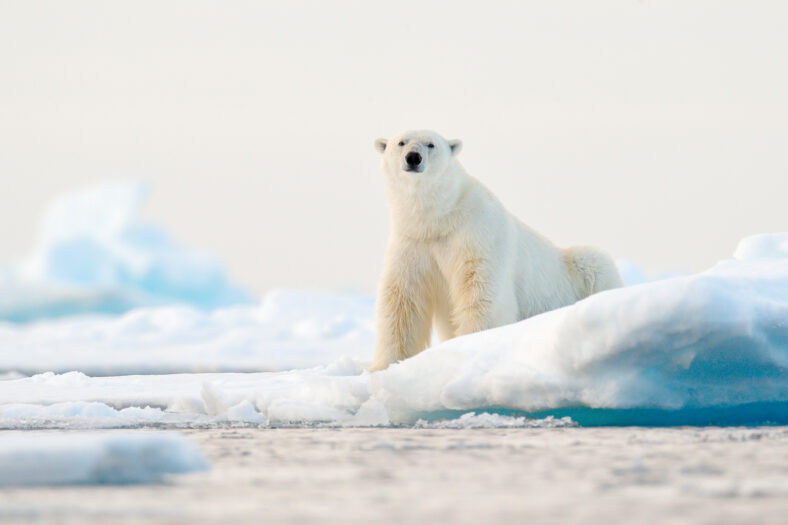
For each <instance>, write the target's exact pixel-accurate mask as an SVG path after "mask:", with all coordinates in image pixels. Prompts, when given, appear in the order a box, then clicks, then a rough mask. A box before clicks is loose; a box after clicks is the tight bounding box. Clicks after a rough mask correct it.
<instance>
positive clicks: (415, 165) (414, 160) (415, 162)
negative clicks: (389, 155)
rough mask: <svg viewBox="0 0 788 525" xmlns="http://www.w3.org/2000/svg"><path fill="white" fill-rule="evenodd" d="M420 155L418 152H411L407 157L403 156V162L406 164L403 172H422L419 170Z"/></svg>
mask: <svg viewBox="0 0 788 525" xmlns="http://www.w3.org/2000/svg"><path fill="white" fill-rule="evenodd" d="M421 161H422V158H421V154H420V153H419V152H418V151H411V152H410V153H408V154H407V155H405V162H406V163H407V167H406V168H405V171H416V172H421V171H423V170H422V169H420V166H421Z"/></svg>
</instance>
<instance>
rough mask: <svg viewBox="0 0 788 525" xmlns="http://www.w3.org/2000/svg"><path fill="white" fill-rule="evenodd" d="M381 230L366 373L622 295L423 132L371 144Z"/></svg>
mask: <svg viewBox="0 0 788 525" xmlns="http://www.w3.org/2000/svg"><path fill="white" fill-rule="evenodd" d="M375 148H376V149H377V150H378V152H379V153H380V154H381V156H382V163H381V164H382V171H383V176H384V180H385V186H386V192H387V194H388V201H389V206H390V209H391V227H390V228H391V229H390V233H389V239H388V245H387V247H386V255H385V259H384V264H383V275H382V277H381V279H380V284H379V287H378V296H377V301H376V303H375V325H376V331H377V336H376V344H375V356H374V359H373V363H372V366H371V367H370V370H371V371H374V370H381V369H384V368H386V367H388V366H389V365H390V364H391V363H394V362H396V361H399V360H401V359H405V358H408V357H411V356H413V355H415V354H417V353H419V352H421V351H422V350H424V348H426V347H427V346H428V345H429V343H430V335H431V328H432V326H433V324H434V326H435V330H436V332H437V334H438V337H439V338H440V339H441V340H446V339H450V338H452V337H456V336H459V335H463V334H469V333H471V332H477V331H479V330H485V329H488V328H494V327H497V326H501V325H505V324H509V323H514V322H517V321H520V320H522V319H525V318H527V317H531V316H533V315H536V314H540V313H542V312H546V311H548V310H553V309H555V308H559V307H561V306H566V305H568V304H571V303H574V302H575V301H578V300H579V299H582V298H584V297H587V296H589V295H591V294H593V293H596V292H599V291H602V290H607V289H610V288H616V287H619V286H622V281H621V277H620V275H619V273H618V269H617V268H616V265H615V263H614V262H613V260H612V259H611V258H610V257H609V256H608V255H606V254H605V253H603V252H601V251H599V250H597V249H594V248H590V247H573V248H568V249H561V248H558V247H556V246H555V245H554V244H553V243H551V242H550V241H549V240H548V239H546V238H545V237H543V236H542V235H540V234H539V233H537V232H535V231H534V230H532V229H531V228H529V227H528V226H526V225H525V224H523V223H522V222H520V221H519V220H518V219H517V218H516V217H514V216H513V215H511V214H510V213H509V212H507V211H506V210H505V209H504V207H503V205H502V204H501V203H500V201H499V200H498V199H497V198H496V197H495V196H494V195H493V194H492V193H491V192H490V190H488V189H487V188H486V187H485V186H483V185H482V184H481V183H480V182H479V181H478V180H476V179H474V178H473V177H471V176H469V175H468V174H467V173H466V172H465V170H464V169H463V168H462V166H460V163H459V162H458V161H457V154H458V153H459V152H460V149H461V148H462V143H461V142H460V141H459V140H449V141H447V140H445V139H444V138H443V137H441V136H440V135H438V134H437V133H435V132H433V131H426V130H422V131H405V132H403V133H400V134H399V135H397V136H396V137H394V138H393V139H391V140H386V139H377V140H376V141H375Z"/></svg>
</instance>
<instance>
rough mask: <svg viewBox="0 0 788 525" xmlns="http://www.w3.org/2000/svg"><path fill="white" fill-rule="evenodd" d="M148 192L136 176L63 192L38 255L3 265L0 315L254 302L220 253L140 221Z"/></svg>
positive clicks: (24, 317) (21, 318)
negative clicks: (184, 242)
mask: <svg viewBox="0 0 788 525" xmlns="http://www.w3.org/2000/svg"><path fill="white" fill-rule="evenodd" d="M147 194H148V187H147V185H146V184H145V183H143V182H138V181H134V182H123V183H121V182H117V183H107V184H103V185H100V186H95V187H91V188H87V189H84V190H81V191H76V192H73V193H68V194H65V195H63V196H61V197H59V198H58V199H57V200H56V201H55V202H54V203H53V204H52V206H51V207H50V208H49V209H48V210H47V212H46V213H45V216H44V220H43V224H42V227H41V231H40V235H39V239H38V242H37V244H36V247H35V249H34V251H33V253H32V254H31V255H30V256H29V257H27V258H26V259H24V260H23V261H21V262H20V263H18V264H16V265H13V266H10V267H6V268H3V269H0V319H5V320H8V321H14V322H26V321H31V320H35V319H40V318H51V317H62V316H67V315H75V314H87V313H102V314H119V313H122V312H125V311H128V310H131V309H132V308H135V307H139V306H151V305H162V304H173V303H175V304H188V305H191V306H194V307H196V308H201V309H213V308H218V307H224V306H228V305H232V304H239V303H245V302H248V301H249V297H248V295H247V294H246V293H245V292H244V291H243V290H242V289H241V288H240V287H238V286H236V285H233V284H231V283H230V282H229V281H228V279H227V276H226V274H225V271H224V268H223V267H222V265H221V264H220V262H219V261H217V260H216V259H215V258H214V257H211V256H209V255H206V254H202V253H199V252H195V251H192V250H189V249H187V248H185V247H182V246H180V245H178V244H177V243H175V242H174V241H173V240H172V239H170V238H169V236H168V235H167V234H166V233H165V232H164V231H163V230H162V229H161V228H159V227H157V226H155V225H151V224H145V223H143V222H142V221H141V220H140V219H139V213H140V209H141V207H142V204H143V203H144V201H145V198H146V196H147Z"/></svg>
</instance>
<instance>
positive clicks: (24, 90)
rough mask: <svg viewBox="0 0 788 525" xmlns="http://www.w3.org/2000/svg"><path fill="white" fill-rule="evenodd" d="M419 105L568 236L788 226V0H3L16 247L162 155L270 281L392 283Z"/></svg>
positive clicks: (657, 252) (160, 183)
mask: <svg viewBox="0 0 788 525" xmlns="http://www.w3.org/2000/svg"><path fill="white" fill-rule="evenodd" d="M409 128H431V129H435V130H436V131H438V132H439V133H441V134H443V135H445V136H446V137H447V138H460V139H462V140H463V142H464V149H463V151H462V153H461V156H460V160H461V162H462V163H463V164H464V166H465V167H466V169H467V170H468V171H469V172H470V173H471V174H472V175H474V176H475V177H476V178H478V179H480V180H481V181H482V182H484V183H485V184H486V185H488V186H489V187H490V188H491V189H492V190H493V191H494V192H495V193H496V194H497V195H498V196H499V197H500V198H501V199H502V200H503V202H504V204H505V205H506V206H507V207H508V209H509V210H510V211H512V212H513V213H515V214H516V215H517V216H519V217H520V218H521V219H522V220H523V221H524V222H526V223H527V224H529V225H530V226H532V227H534V228H536V229H537V230H539V231H541V232H542V233H544V234H545V235H547V236H548V237H550V238H551V239H553V240H554V241H555V242H556V243H558V244H560V245H570V244H595V245H598V246H601V247H603V248H605V249H606V250H608V251H609V252H610V253H611V254H612V255H613V256H614V257H616V258H627V259H631V260H633V261H635V262H637V263H638V264H639V265H641V266H642V267H644V268H645V269H647V270H651V271H658V270H668V269H680V270H688V271H694V270H701V269H703V268H705V267H708V266H710V265H711V264H713V263H714V262H715V261H717V260H719V259H721V258H724V257H728V256H730V255H731V254H732V252H733V249H734V247H735V245H736V242H737V241H738V239H740V238H741V237H743V236H745V235H748V234H752V233H757V232H767V231H784V230H788V210H786V200H788V2H782V1H775V2H762V1H750V2H723V1H717V0H715V1H697V2H692V1H677V2H668V1H659V2H656V1H640V2H638V1H618V2H613V1H608V2H588V1H577V2H545V1H534V2H503V1H501V2H493V1H491V2H479V1H472V2H458V1H451V2H428V1H418V2H414V1H405V0H398V1H396V2H392V1H387V2H372V1H359V2H322V1H314V2H301V1H287V2H263V1H260V2H248V3H247V2H198V1H185V2H165V1H153V2H143V1H135V2H123V3H121V2H104V1H97V2H80V1H70V2H35V1H19V2H11V1H7V0H6V1H2V2H0V176H1V177H2V186H1V188H2V189H1V190H0V259H3V260H9V259H11V258H13V257H15V256H19V255H23V254H24V253H26V252H28V251H29V250H30V249H31V248H32V244H33V242H34V235H35V231H36V227H37V221H38V218H39V216H40V214H41V212H42V211H43V209H44V208H45V206H46V204H47V203H48V202H49V201H50V200H51V199H52V198H53V197H54V196H55V195H57V194H58V193H61V192H62V191H64V190H69V189H75V188H79V187H82V186H84V185H87V184H91V183H94V182H97V181H102V180H111V179H128V178H144V179H148V180H150V181H151V182H152V187H153V192H152V195H151V199H150V201H149V203H148V206H147V208H146V210H145V214H146V218H147V219H149V220H151V221H155V222H157V223H160V224H162V225H163V226H164V227H165V228H166V229H167V230H168V231H169V232H170V233H171V234H172V235H173V236H174V237H175V238H176V239H179V240H180V241H182V242H183V243H184V244H187V245H189V246H191V247H194V248H197V249H200V250H203V251H206V252H211V253H215V254H217V255H218V256H219V257H220V258H222V259H223V260H224V261H225V262H226V264H227V266H228V269H229V272H230V274H231V276H232V277H234V278H235V279H236V280H238V281H240V282H241V283H243V284H245V285H247V286H248V287H250V288H251V289H253V290H255V291H257V292H262V291H264V290H267V289H269V288H273V287H291V288H292V287H296V288H324V289H337V288H352V289H360V290H364V291H371V290H373V289H374V286H375V283H376V281H377V278H378V274H379V272H380V265H381V260H382V257H383V249H384V246H385V239H386V235H387V229H388V210H387V207H386V206H387V205H386V200H385V196H384V192H383V185H382V180H381V176H380V173H379V159H378V155H377V153H376V152H375V150H374V148H373V145H372V144H373V140H374V139H375V138H376V137H378V136H391V135H393V134H395V133H397V132H398V131H400V130H403V129H409Z"/></svg>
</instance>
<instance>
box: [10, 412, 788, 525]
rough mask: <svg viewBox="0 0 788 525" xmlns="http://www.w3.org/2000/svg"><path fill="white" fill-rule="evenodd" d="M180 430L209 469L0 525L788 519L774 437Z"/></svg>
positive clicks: (47, 498)
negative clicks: (17, 524) (22, 524)
mask: <svg viewBox="0 0 788 525" xmlns="http://www.w3.org/2000/svg"><path fill="white" fill-rule="evenodd" d="M123 432H126V431H123ZM39 433H40V431H35V432H25V433H19V432H12V433H10V434H12V435H21V436H22V437H23V438H26V437H29V436H35V435H37V434H39ZM183 433H184V434H185V435H186V436H187V437H188V438H190V439H191V440H192V441H193V442H194V443H196V445H197V446H198V447H199V448H200V450H201V451H202V453H203V454H204V456H205V457H206V459H207V460H208V462H209V463H210V464H211V470H210V471H207V472H204V473H199V474H188V475H184V476H178V477H176V478H170V479H169V480H168V481H167V482H165V483H164V484H163V485H152V486H151V485H147V486H145V485H143V486H140V485H136V486H124V487H112V486H101V487H97V488H89V487H74V488H68V487H59V488H10V489H8V488H7V489H4V490H2V491H0V521H2V522H9V523H10V522H19V521H25V522H29V523H54V522H57V523H74V524H77V523H79V524H83V523H110V522H111V523H138V522H141V521H144V522H145V523H277V524H288V523H293V524H295V523H328V522H333V523H359V524H368V523H429V524H434V523H452V524H465V523H468V524H478V523H539V524H549V523H605V524H617V523H677V524H683V523H692V524H715V525H716V524H748V525H749V524H752V523H758V524H782V523H785V516H786V512H788V430H786V428H784V427H779V428H773V427H772V428H747V429H741V428H730V429H720V428H703V429H697V428H676V429H642V428H593V429H589V428H552V429H493V430H445V429H444V430H440V429H423V430H418V429H415V430H414V429H252V428H224V429H213V430H184V431H183ZM74 435H79V434H78V433H75V434H74Z"/></svg>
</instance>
